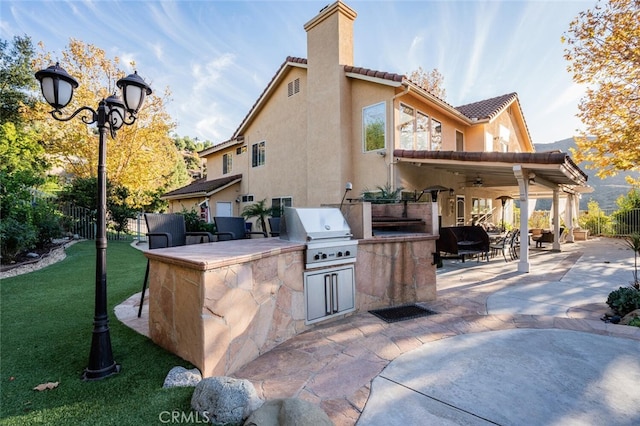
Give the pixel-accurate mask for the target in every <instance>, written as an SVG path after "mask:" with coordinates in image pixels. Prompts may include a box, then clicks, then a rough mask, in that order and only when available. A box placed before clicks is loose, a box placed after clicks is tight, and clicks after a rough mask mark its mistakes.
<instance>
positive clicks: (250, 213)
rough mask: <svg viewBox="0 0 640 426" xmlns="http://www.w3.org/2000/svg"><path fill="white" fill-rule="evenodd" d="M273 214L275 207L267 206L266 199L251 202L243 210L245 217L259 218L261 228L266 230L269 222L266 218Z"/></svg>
mask: <svg viewBox="0 0 640 426" xmlns="http://www.w3.org/2000/svg"><path fill="white" fill-rule="evenodd" d="M272 215H273V209H272V208H271V207H267V200H266V199H264V200H261V201H258V202H257V203H253V204H250V205H248V206H246V207H245V208H244V209H243V210H242V216H243V217H244V218H245V219H250V218H252V217H256V218H258V223H259V224H260V228H261V229H262V230H263V231H265V232H266V231H267V222H266V220H265V219H266V218H267V217H268V216H272Z"/></svg>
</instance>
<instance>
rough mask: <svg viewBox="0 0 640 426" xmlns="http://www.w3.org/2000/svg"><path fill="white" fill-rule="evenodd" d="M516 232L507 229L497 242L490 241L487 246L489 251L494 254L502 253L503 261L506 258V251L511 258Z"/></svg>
mask: <svg viewBox="0 0 640 426" xmlns="http://www.w3.org/2000/svg"><path fill="white" fill-rule="evenodd" d="M517 236H518V234H517V232H516V231H509V232H507V234H506V235H505V236H504V237H503V238H502V239H501V240H500V241H498V242H497V243H492V244H491V245H490V246H489V247H490V248H491V253H492V254H493V255H496V254H498V253H502V257H503V258H504V261H505V262H508V260H507V253H509V258H510V259H511V260H513V253H514V252H513V245H514V241H515V239H516V238H517Z"/></svg>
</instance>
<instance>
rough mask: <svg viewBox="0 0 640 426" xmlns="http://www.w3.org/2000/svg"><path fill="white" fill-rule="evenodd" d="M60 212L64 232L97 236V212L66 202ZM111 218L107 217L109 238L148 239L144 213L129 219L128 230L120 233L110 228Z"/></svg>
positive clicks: (87, 237) (93, 237)
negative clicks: (62, 216)
mask: <svg viewBox="0 0 640 426" xmlns="http://www.w3.org/2000/svg"><path fill="white" fill-rule="evenodd" d="M60 212H61V213H62V214H63V215H64V220H63V228H64V229H63V230H64V232H67V233H71V234H72V235H74V236H75V235H77V236H78V237H80V238H84V239H87V240H93V239H95V237H96V218H95V212H93V211H91V210H89V209H87V208H85V207H79V206H75V205H72V204H64V205H62V206H61V207H60ZM108 221H109V218H108V217H107V240H111V241H115V240H120V241H132V240H133V239H134V238H138V239H141V240H142V241H145V240H146V234H147V227H146V224H145V223H144V217H143V216H142V213H139V214H138V217H137V218H135V219H128V223H127V231H125V232H120V233H119V234H118V233H117V232H115V231H113V230H112V229H109V228H108Z"/></svg>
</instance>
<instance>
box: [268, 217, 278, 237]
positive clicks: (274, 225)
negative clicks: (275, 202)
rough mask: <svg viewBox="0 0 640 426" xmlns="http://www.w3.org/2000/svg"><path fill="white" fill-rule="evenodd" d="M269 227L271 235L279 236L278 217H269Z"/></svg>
mask: <svg viewBox="0 0 640 426" xmlns="http://www.w3.org/2000/svg"><path fill="white" fill-rule="evenodd" d="M269 229H270V230H271V232H270V233H269V235H271V236H272V237H279V236H280V218H279V217H270V218H269Z"/></svg>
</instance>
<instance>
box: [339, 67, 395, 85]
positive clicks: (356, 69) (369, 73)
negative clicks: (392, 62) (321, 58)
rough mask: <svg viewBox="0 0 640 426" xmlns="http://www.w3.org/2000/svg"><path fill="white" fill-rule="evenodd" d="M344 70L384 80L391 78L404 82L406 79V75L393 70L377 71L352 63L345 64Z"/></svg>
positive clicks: (391, 79)
mask: <svg viewBox="0 0 640 426" xmlns="http://www.w3.org/2000/svg"><path fill="white" fill-rule="evenodd" d="M344 70H345V72H351V73H354V74H362V75H366V76H367V77H375V78H382V79H384V80H390V81H397V82H402V81H403V80H405V79H406V77H405V76H404V75H400V74H395V73H391V72H384V71H376V70H372V69H369V68H362V67H354V66H351V65H345V66H344Z"/></svg>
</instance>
